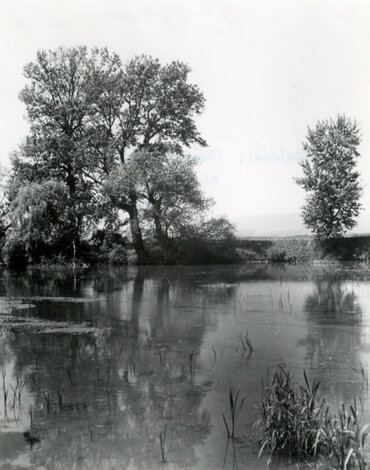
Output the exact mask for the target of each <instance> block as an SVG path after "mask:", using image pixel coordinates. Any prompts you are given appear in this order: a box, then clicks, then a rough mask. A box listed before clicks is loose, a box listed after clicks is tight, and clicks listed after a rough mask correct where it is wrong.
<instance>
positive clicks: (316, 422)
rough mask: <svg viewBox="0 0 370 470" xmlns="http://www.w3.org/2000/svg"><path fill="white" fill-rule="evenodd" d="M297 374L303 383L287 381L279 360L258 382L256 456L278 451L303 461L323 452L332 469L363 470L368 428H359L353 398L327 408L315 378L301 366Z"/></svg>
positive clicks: (288, 378)
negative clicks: (348, 402) (336, 407)
mask: <svg viewBox="0 0 370 470" xmlns="http://www.w3.org/2000/svg"><path fill="white" fill-rule="evenodd" d="M303 376H304V383H303V385H300V384H298V383H297V382H295V381H293V380H292V377H291V374H290V372H289V371H288V370H287V368H286V365H285V364H284V363H283V364H280V365H279V369H278V370H276V371H274V373H273V375H272V377H270V376H269V374H267V379H266V380H265V381H262V400H261V404H260V406H259V411H260V415H261V417H260V419H259V420H258V421H257V422H256V423H255V424H256V426H257V428H259V431H260V433H261V437H260V440H259V446H260V450H259V456H261V455H262V454H263V453H264V452H267V453H269V460H268V463H271V461H272V458H273V457H274V456H283V455H285V456H290V457H295V458H297V459H298V460H303V461H308V460H313V459H315V458H316V457H324V458H326V459H327V460H328V461H329V462H330V463H331V464H332V465H333V467H332V468H335V469H336V470H349V469H357V470H365V469H366V461H365V452H364V444H365V440H366V437H367V435H368V433H367V429H368V427H367V426H365V427H363V428H362V429H360V426H359V422H358V413H357V407H356V403H354V404H353V405H351V406H350V407H349V408H348V409H347V407H346V406H345V405H342V406H341V407H340V409H339V412H338V413H337V414H336V413H331V411H330V409H329V406H328V405H327V403H326V400H325V399H324V398H319V396H318V391H319V388H320V381H319V380H317V379H314V380H313V381H312V382H311V383H310V381H309V380H308V378H307V374H306V372H305V371H304V372H303Z"/></svg>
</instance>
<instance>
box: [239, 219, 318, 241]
mask: <svg viewBox="0 0 370 470" xmlns="http://www.w3.org/2000/svg"><path fill="white" fill-rule="evenodd" d="M233 223H234V224H235V226H236V232H237V235H238V236H240V237H253V236H259V237H264V236H293V235H306V234H308V233H309V231H308V230H307V229H306V228H305V226H304V225H303V223H302V220H301V217H300V215H299V214H298V213H292V214H262V215H247V216H244V217H239V218H237V219H235V220H233Z"/></svg>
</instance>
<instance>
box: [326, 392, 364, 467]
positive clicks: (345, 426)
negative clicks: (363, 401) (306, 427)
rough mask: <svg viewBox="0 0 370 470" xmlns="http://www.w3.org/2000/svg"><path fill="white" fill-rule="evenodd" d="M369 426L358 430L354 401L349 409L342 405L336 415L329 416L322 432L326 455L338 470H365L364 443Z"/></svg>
mask: <svg viewBox="0 0 370 470" xmlns="http://www.w3.org/2000/svg"><path fill="white" fill-rule="evenodd" d="M368 428H369V425H366V426H363V427H362V428H360V425H359V422H358V412H357V406H356V401H354V403H353V404H352V405H350V406H349V407H346V406H345V405H344V404H343V403H342V405H341V406H340V408H339V410H338V414H337V415H332V416H330V417H329V418H328V419H327V421H326V423H325V426H324V428H323V430H322V434H323V438H324V439H323V442H324V444H325V446H326V450H327V453H328V454H329V456H330V459H331V461H332V462H333V464H334V468H336V469H340V470H347V469H350V468H351V469H352V468H353V469H359V470H366V469H367V468H368V467H367V465H366V459H365V450H364V446H365V441H366V438H367V436H368V432H367V430H368Z"/></svg>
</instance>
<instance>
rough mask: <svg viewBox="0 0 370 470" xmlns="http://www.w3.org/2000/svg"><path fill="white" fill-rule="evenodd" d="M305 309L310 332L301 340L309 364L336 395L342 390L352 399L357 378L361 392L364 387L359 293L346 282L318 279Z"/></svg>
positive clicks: (359, 391)
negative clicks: (361, 362)
mask: <svg viewBox="0 0 370 470" xmlns="http://www.w3.org/2000/svg"><path fill="white" fill-rule="evenodd" d="M304 310H305V312H306V313H307V315H308V332H307V336H306V337H305V338H304V339H303V340H300V342H299V343H300V344H301V345H304V346H305V347H306V349H307V356H308V359H309V361H310V367H311V368H312V369H314V370H315V372H318V373H319V374H321V375H322V376H323V377H324V378H325V381H324V382H325V385H327V386H328V388H330V391H331V392H332V393H333V396H336V395H337V394H338V393H341V391H342V392H343V396H344V398H346V400H352V399H353V398H354V397H355V396H356V390H355V389H354V385H353V382H354V380H355V379H356V380H357V382H358V385H359V387H358V393H362V388H363V387H364V386H365V383H364V381H363V378H362V377H361V374H360V361H359V358H358V347H359V345H360V341H361V339H360V337H361V316H362V312H361V307H360V305H359V303H358V299H357V296H356V294H355V293H354V292H353V290H352V289H349V288H347V287H346V286H345V284H344V283H343V281H340V280H328V279H326V280H322V279H320V280H316V281H315V287H314V291H313V292H312V293H311V294H309V295H308V296H307V297H306V299H305V302H304ZM323 385H324V384H323ZM338 386H339V388H338Z"/></svg>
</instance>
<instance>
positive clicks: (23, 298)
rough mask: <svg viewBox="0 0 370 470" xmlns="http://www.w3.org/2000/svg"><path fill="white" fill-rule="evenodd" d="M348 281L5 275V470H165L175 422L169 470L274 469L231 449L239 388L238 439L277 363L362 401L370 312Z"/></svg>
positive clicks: (256, 270)
mask: <svg viewBox="0 0 370 470" xmlns="http://www.w3.org/2000/svg"><path fill="white" fill-rule="evenodd" d="M369 278H370V277H369ZM346 279H348V273H347V272H346V273H345V274H343V275H342V274H340V273H339V274H338V275H336V276H333V273H332V272H331V273H330V276H328V273H326V272H323V271H319V272H317V271H310V272H308V270H307V268H305V269H303V268H301V267H299V266H297V267H281V266H279V267H276V268H275V267H272V266H264V267H256V266H215V267H210V266H207V267H204V266H193V267H189V266H187V267H138V268H134V267H132V268H127V269H120V270H107V271H102V270H100V271H95V272H91V273H89V274H86V275H85V276H82V277H80V278H79V279H77V280H76V282H74V279H73V278H68V277H67V278H66V279H63V278H62V277H59V278H49V279H45V278H43V277H41V278H40V277H39V275H36V274H28V275H14V274H9V273H3V275H2V290H3V293H4V296H6V297H4V298H3V299H2V300H1V301H0V321H1V322H2V328H1V332H2V336H1V337H0V370H2V371H6V374H5V378H4V382H5V388H6V389H7V390H8V391H9V398H8V402H7V405H6V407H5V408H4V403H3V398H2V396H3V391H2V387H3V385H2V382H1V380H2V377H1V376H0V412H1V415H0V420H1V421H0V452H1V454H0V468H1V467H3V468H7V466H8V467H9V468H12V467H11V465H13V468H17V466H19V467H21V466H22V467H25V468H45V469H59V468H60V469H67V468H68V469H70V468H76V469H118V468H132V469H133V470H135V469H147V468H150V469H152V468H161V466H162V463H161V451H160V444H159V434H160V433H161V432H163V430H164V427H165V425H166V424H167V426H168V431H167V442H166V444H167V446H168V447H167V448H168V450H169V453H168V461H169V465H170V466H171V467H170V468H176V467H177V468H189V469H194V468H206V467H207V468H222V467H223V466H225V468H240V467H243V468H244V467H246V468H257V467H258V468H264V467H265V462H260V463H258V462H257V456H256V454H255V452H254V449H250V448H247V449H244V448H243V449H241V448H239V447H238V446H231V445H230V446H229V447H228V448H227V452H225V447H226V444H227V440H226V439H225V430H224V427H223V423H222V419H221V415H222V413H227V412H228V410H227V406H228V402H227V390H228V386H229V383H232V384H234V385H236V386H238V385H239V386H241V388H242V393H243V394H244V393H246V394H247V401H246V404H245V407H244V408H243V413H242V415H241V417H240V421H239V423H238V430H239V432H241V433H242V432H244V431H245V429H246V423H247V421H248V420H249V421H250V420H251V419H252V417H253V416H254V413H255V411H254V410H255V404H256V403H258V400H259V396H260V379H261V376H262V375H264V374H265V371H266V368H267V367H270V366H274V365H275V364H276V363H277V362H278V361H280V360H281V359H280V358H281V357H283V358H285V359H287V360H288V362H290V365H291V366H292V367H294V368H296V369H297V370H299V372H301V370H302V369H303V368H306V369H308V370H309V371H310V372H311V375H318V376H319V377H321V378H322V379H323V384H324V386H325V387H326V390H327V391H328V393H330V394H331V395H333V396H334V397H335V398H338V399H340V398H343V397H348V398H350V399H352V395H353V389H352V390H351V384H350V382H351V381H352V382H353V380H357V378H358V374H357V372H355V371H354V370H353V367H357V365H358V363H359V361H360V359H359V357H360V356H359V354H360V350H361V347H362V344H363V336H362V331H363V328H364V321H365V320H364V319H366V318H367V316H366V315H367V312H368V313H369V314H370V311H369V309H367V310H366V304H365V303H364V299H367V300H369V299H368V297H369V293H368V290H367V291H364V290H362V291H361V289H360V288H359V287H358V285H357V284H353V283H352V284H351V283H349V282H348V280H346ZM312 280H314V283H312ZM362 282H363V285H365V286H367V289H368V286H369V281H368V280H367V281H366V280H365V281H362ZM366 295H367V297H366ZM361 296H362V297H361ZM10 297H12V299H11V300H9V298H10ZM53 299H54V300H53ZM246 329H247V330H248V333H249V335H250V337H251V340H252V342H253V345H254V353H253V356H252V357H251V358H250V360H249V361H246V360H245V358H244V357H243V355H242V354H241V353H240V351H238V339H237V338H238V334H240V333H245V331H246ZM297 346H298V347H297ZM346 364H348V366H347V365H346ZM344 365H345V367H344ZM350 366H351V367H352V368H351V367H350ZM356 374H357V375H356ZM23 382H24V387H23V392H22V394H21V398H20V399H19V400H17V399H15V401H14V400H13V398H14V393H13V390H18V389H17V386H18V385H17V384H19V383H23ZM333 384H334V385H333ZM352 387H353V384H352ZM356 390H357V391H359V392H361V393H362V397H363V399H365V394H364V392H365V390H364V388H361V387H357V389H356ZM356 393H357V392H356ZM13 402H14V406H13ZM5 411H6V412H7V415H6V416H5ZM24 433H28V434H24ZM37 440H39V441H40V442H37Z"/></svg>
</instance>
